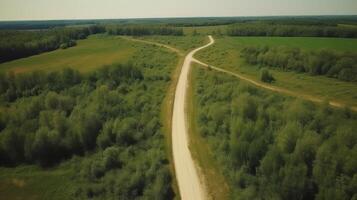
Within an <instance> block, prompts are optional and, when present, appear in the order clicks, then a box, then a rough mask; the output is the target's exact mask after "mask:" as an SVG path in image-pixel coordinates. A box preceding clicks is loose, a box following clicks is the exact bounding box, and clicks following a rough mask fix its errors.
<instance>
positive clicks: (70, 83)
mask: <svg viewBox="0 0 357 200" xmlns="http://www.w3.org/2000/svg"><path fill="white" fill-rule="evenodd" d="M140 51H141V54H136V56H135V57H133V60H132V63H131V64H130V63H129V64H121V65H120V64H119V65H117V64H115V65H110V66H106V67H102V68H100V69H97V70H95V71H92V72H89V73H87V74H81V73H79V72H78V71H76V70H72V69H64V70H62V71H60V72H39V71H36V72H32V73H24V74H18V75H17V74H12V73H9V74H5V75H3V76H2V78H1V81H2V82H1V92H0V93H1V108H2V109H1V113H0V116H1V120H0V130H1V134H0V141H1V142H0V144H1V145H0V149H1V150H0V152H1V153H0V157H1V158H0V161H1V163H0V164H1V166H2V167H1V168H0V171H1V174H2V175H1V180H0V185H3V186H6V187H7V189H6V190H5V191H2V192H4V194H6V195H7V196H8V197H9V198H10V199H13V198H16V197H19V196H21V195H23V197H25V196H26V194H29V196H30V197H31V196H34V198H35V197H36V198H40V199H46V197H48V196H46V195H47V193H44V192H41V190H39V189H36V187H37V186H38V185H39V184H38V183H37V182H36V179H38V181H42V180H43V179H42V178H41V177H46V174H48V175H49V176H51V174H53V178H55V177H60V176H64V177H63V179H58V181H59V182H58V183H56V184H54V183H53V184H49V185H48V187H49V189H50V190H51V191H52V192H53V193H52V194H51V195H54V196H56V193H57V192H59V193H63V194H61V195H59V196H62V197H64V198H68V197H71V198H79V199H88V198H90V199H103V198H106V199H108V198H119V199H134V198H138V199H170V198H173V197H174V195H175V194H174V193H173V189H172V187H171V186H172V175H171V173H170V170H169V163H168V155H167V153H166V151H167V150H166V146H165V139H164V134H163V132H162V123H161V121H160V112H161V110H160V109H161V105H162V101H163V98H164V96H165V91H166V89H167V87H168V84H169V82H170V80H171V79H170V76H171V73H172V70H173V67H175V66H176V64H177V57H176V55H175V54H173V53H171V52H168V51H165V50H161V49H159V48H152V49H150V50H148V49H145V48H144V49H141V50H140ZM66 163H67V164H66ZM20 166H39V167H40V170H37V169H36V170H32V169H31V168H26V167H25V168H24V167H22V168H23V169H24V173H13V171H16V170H19V169H20ZM5 172H6V173H5ZM27 172H28V173H32V172H36V173H35V174H38V175H37V176H35V175H34V176H31V175H30V174H28V173H27ZM56 174H58V176H56ZM14 180H19V181H15V182H16V184H15V182H14ZM51 180H54V179H51ZM51 180H44V182H43V183H42V184H46V183H49V181H51ZM17 183H21V184H22V183H23V184H22V185H23V187H18V184H17ZM21 184H20V185H21ZM62 184H63V185H66V186H69V187H65V188H63V189H61V190H53V189H54V188H60V185H62ZM32 186H33V188H31V187H32ZM9 187H10V188H9ZM22 188H24V190H25V191H28V192H29V193H26V192H24V190H23V189H22ZM43 189H46V187H44V188H43ZM17 191H19V192H17ZM0 192H1V189H0ZM30 193H31V195H30Z"/></svg>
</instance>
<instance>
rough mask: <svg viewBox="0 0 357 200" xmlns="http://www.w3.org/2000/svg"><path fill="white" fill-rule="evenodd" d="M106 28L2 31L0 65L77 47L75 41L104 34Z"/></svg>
mask: <svg viewBox="0 0 357 200" xmlns="http://www.w3.org/2000/svg"><path fill="white" fill-rule="evenodd" d="M104 31H105V29H104V27H101V26H89V27H82V28H54V29H48V30H41V31H37V30H36V31H0V55H1V56H0V63H2V62H6V61H10V60H14V59H17V58H23V57H28V56H31V55H36V54H39V53H42V52H47V51H52V50H55V49H58V48H62V49H66V48H68V47H72V46H75V45H76V42H75V40H79V39H85V38H87V36H88V35H91V34H96V33H103V32H104Z"/></svg>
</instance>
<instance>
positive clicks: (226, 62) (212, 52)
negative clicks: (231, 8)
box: [196, 37, 357, 106]
mask: <svg viewBox="0 0 357 200" xmlns="http://www.w3.org/2000/svg"><path fill="white" fill-rule="evenodd" d="M304 40H305V41H304ZM323 41H326V42H323ZM246 45H275V46H284V45H285V46H286V45H289V46H290V47H300V48H304V49H323V48H329V49H335V50H339V51H345V50H353V51H354V52H355V51H357V40H353V39H335V38H331V39H326V38H271V37H270V38H269V37H266V38H261V37H223V38H218V39H217V38H216V43H215V44H214V45H213V46H211V47H209V48H207V49H204V50H202V51H200V52H199V53H198V54H197V56H196V57H197V58H199V59H200V60H202V61H203V62H206V63H208V64H210V65H214V66H216V67H221V68H224V69H227V70H230V71H233V72H236V73H239V74H243V75H245V76H247V77H249V78H251V79H254V80H258V79H259V71H260V68H259V67H258V66H251V65H248V64H246V63H245V62H244V60H243V59H242V58H241V57H240V49H241V48H242V47H244V46H246ZM271 72H272V73H273V75H274V77H275V78H276V79H277V81H276V82H275V83H273V85H276V86H279V87H282V88H286V89H289V90H292V91H294V92H296V93H302V94H307V95H313V96H317V97H320V98H323V99H324V98H326V99H334V100H337V101H339V102H341V103H344V104H347V105H350V106H356V105H357V95H356V94H357V86H356V83H353V82H344V81H339V80H337V79H333V78H328V77H324V76H310V75H308V74H303V73H296V72H286V71H281V70H279V69H271Z"/></svg>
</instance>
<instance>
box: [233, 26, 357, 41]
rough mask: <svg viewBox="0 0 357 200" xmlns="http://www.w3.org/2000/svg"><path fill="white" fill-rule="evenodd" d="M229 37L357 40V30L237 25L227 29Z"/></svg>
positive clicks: (330, 27)
mask: <svg viewBox="0 0 357 200" xmlns="http://www.w3.org/2000/svg"><path fill="white" fill-rule="evenodd" d="M227 34H228V35H229V36H281V37H293V36H299V37H340V38H357V28H355V27H347V26H321V25H319V26H316V25H286V24H268V23H239V24H235V25H231V26H229V27H228V28H227Z"/></svg>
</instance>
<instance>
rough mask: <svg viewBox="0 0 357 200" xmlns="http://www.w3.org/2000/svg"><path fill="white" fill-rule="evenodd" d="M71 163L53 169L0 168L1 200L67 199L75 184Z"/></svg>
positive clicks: (34, 167) (32, 167)
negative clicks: (72, 178)
mask: <svg viewBox="0 0 357 200" xmlns="http://www.w3.org/2000/svg"><path fill="white" fill-rule="evenodd" d="M70 163H71V162H67V163H64V164H63V165H61V166H59V167H56V168H55V169H45V170H44V169H42V168H40V167H38V166H35V165H31V166H19V167H16V168H3V167H1V168H0V194H1V199H14V200H17V199H29V200H34V199H58V200H60V199H69V198H70V196H71V195H72V194H73V193H74V188H75V187H74V186H75V184H76V182H75V181H74V180H71V177H72V176H73V175H74V171H73V170H72V166H70V165H71V164H70Z"/></svg>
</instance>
